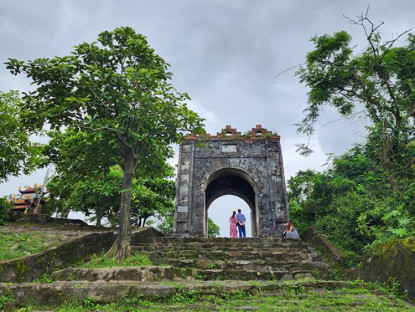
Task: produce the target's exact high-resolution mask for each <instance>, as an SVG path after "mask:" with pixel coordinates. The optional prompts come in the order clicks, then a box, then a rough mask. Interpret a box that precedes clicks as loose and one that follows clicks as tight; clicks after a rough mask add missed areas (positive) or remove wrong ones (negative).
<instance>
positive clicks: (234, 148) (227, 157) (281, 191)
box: [174, 125, 289, 237]
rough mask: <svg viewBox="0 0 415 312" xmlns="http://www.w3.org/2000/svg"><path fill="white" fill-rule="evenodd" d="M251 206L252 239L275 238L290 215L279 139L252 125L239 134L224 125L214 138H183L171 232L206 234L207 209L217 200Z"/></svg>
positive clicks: (178, 233) (179, 234) (207, 136)
mask: <svg viewBox="0 0 415 312" xmlns="http://www.w3.org/2000/svg"><path fill="white" fill-rule="evenodd" d="M225 194H229V195H236V196H238V197H240V198H242V199H243V200H244V201H245V202H246V203H247V204H248V205H249V207H250V208H251V217H252V216H253V218H252V220H255V222H252V221H251V223H254V224H253V225H252V230H253V231H252V236H254V237H269V236H277V235H279V234H280V233H281V232H282V230H283V223H284V222H285V221H286V220H287V219H288V217H289V211H288V204H287V195H286V190H285V180H284V169H283V165H282V153H281V146H280V137H279V136H277V135H275V134H273V133H271V132H269V131H268V130H266V129H264V128H262V127H261V126H260V125H257V126H256V127H255V128H253V129H252V130H251V131H250V132H248V133H247V134H244V135H242V134H241V133H240V132H237V131H236V130H235V129H233V128H231V126H226V128H225V129H223V130H222V132H220V133H218V134H217V135H216V136H212V135H209V134H208V135H205V136H203V137H200V136H195V135H188V136H187V137H186V139H185V140H184V141H183V143H182V144H180V152H179V165H178V175H177V192H176V204H175V205H176V211H175V225H174V232H175V234H176V235H177V236H207V220H208V217H207V209H208V208H209V206H210V204H211V203H212V202H213V201H214V200H215V199H216V198H218V197H220V196H222V195H225Z"/></svg>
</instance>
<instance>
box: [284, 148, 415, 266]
mask: <svg viewBox="0 0 415 312" xmlns="http://www.w3.org/2000/svg"><path fill="white" fill-rule="evenodd" d="M288 187H289V192H288V198H289V200H290V214H291V216H292V218H293V219H294V220H295V221H296V226H297V227H298V229H299V231H300V232H303V231H304V230H305V229H306V228H307V227H308V226H317V227H319V229H320V230H321V231H323V232H324V233H325V234H326V235H327V236H328V237H329V238H330V240H331V241H332V242H333V243H335V244H336V245H337V246H338V247H340V248H341V249H343V250H344V251H346V252H349V253H350V255H353V257H354V259H355V260H356V261H360V258H359V256H360V255H361V254H362V250H363V249H364V248H365V247H367V246H368V245H369V244H371V243H374V242H378V241H384V240H388V239H391V238H402V237H412V236H413V235H414V225H415V209H414V208H413V207H414V200H415V197H414V194H415V192H414V191H415V183H414V182H411V183H409V185H408V186H407V191H406V192H405V193H404V194H402V193H400V192H396V191H395V190H394V189H393V188H392V187H391V185H390V184H389V183H387V181H386V177H385V174H384V169H383V167H382V165H381V164H380V161H379V159H378V157H377V156H376V154H375V152H374V151H373V147H372V145H371V144H369V143H367V144H365V145H356V146H355V147H353V148H352V149H351V150H349V151H348V152H347V153H345V154H343V155H340V156H338V157H335V158H333V159H332V163H331V164H330V168H329V169H327V170H325V171H323V172H313V171H300V172H298V173H297V174H296V176H294V177H291V178H290V179H289V181H288ZM402 195H403V196H402Z"/></svg>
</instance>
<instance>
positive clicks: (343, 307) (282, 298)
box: [26, 284, 415, 312]
mask: <svg viewBox="0 0 415 312" xmlns="http://www.w3.org/2000/svg"><path fill="white" fill-rule="evenodd" d="M48 308H50V307H43V309H44V310H47V309H48ZM52 308H53V311H59V312H78V311H79V312H80V311H108V312H112V311H114V312H115V311H121V312H124V311H209V312H210V311H235V310H249V311H288V312H289V311H292V312H294V311H295V312H305V311H334V312H336V311H339V312H344V311H347V312H353V311H365V312H372V311H373V312H375V311H379V312H381V311H382V312H391V311H397V312H398V311H399V312H405V311H415V307H413V306H410V305H409V304H407V303H405V302H404V301H402V300H400V299H398V298H397V297H395V296H393V295H391V294H385V293H381V292H380V291H379V286H377V285H371V284H362V285H357V287H355V288H353V287H351V288H340V289H336V290H327V289H318V290H313V289H311V290H307V289H306V288H301V287H297V288H291V287H289V285H288V284H287V287H282V288H281V290H280V291H278V292H276V293H273V294H258V295H250V294H247V293H245V292H243V291H235V292H231V293H226V294H219V295H202V294H200V293H198V292H197V291H195V290H189V289H187V287H181V286H178V287H177V293H176V294H175V295H174V296H173V297H171V298H170V299H161V298H159V297H153V298H152V300H151V301H149V300H145V299H144V298H143V297H140V296H138V297H133V298H128V299H124V300H120V301H118V302H112V303H108V304H98V303H97V302H96V301H95V300H93V299H86V300H82V301H76V302H72V303H69V304H65V305H62V306H61V307H52ZM37 309H39V307H37ZM35 310H36V309H35V307H29V308H27V309H26V311H35Z"/></svg>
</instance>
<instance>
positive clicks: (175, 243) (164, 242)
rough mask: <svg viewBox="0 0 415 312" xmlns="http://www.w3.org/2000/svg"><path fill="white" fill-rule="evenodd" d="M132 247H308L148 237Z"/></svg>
mask: <svg viewBox="0 0 415 312" xmlns="http://www.w3.org/2000/svg"><path fill="white" fill-rule="evenodd" d="M131 245H133V246H148V245H159V246H164V247H165V246H171V247H182V246H192V247H197V246H203V247H205V248H208V247H209V248H216V247H220V246H227V247H261V248H263V247H275V248H279V247H292V248H305V247H307V245H306V244H305V243H304V242H303V241H302V240H298V239H281V238H242V239H234V238H206V237H202V238H200V237H199V238H197V237H186V238H171V237H148V238H146V239H145V240H143V239H141V240H140V241H136V240H134V239H132V242H131Z"/></svg>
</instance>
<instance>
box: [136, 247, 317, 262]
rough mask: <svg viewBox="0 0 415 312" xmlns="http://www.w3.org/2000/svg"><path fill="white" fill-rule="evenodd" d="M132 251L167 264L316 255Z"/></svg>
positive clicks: (276, 258)
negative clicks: (195, 260)
mask: <svg viewBox="0 0 415 312" xmlns="http://www.w3.org/2000/svg"><path fill="white" fill-rule="evenodd" d="M132 252H133V253H139V254H142V255H147V256H148V257H149V258H150V259H151V260H152V261H153V262H154V263H156V264H163V263H165V264H167V261H168V260H169V259H207V260H235V259H239V260H255V259H261V260H265V261H273V260H284V259H292V260H312V259H313V258H317V257H318V256H317V255H316V254H314V253H311V252H307V253H305V252H296V253H283V252H273V251H269V250H263V251H255V252H254V251H225V250H223V251H222V250H171V251H158V250H157V251H156V250H155V251H137V250H136V249H135V248H134V247H133V248H132Z"/></svg>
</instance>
